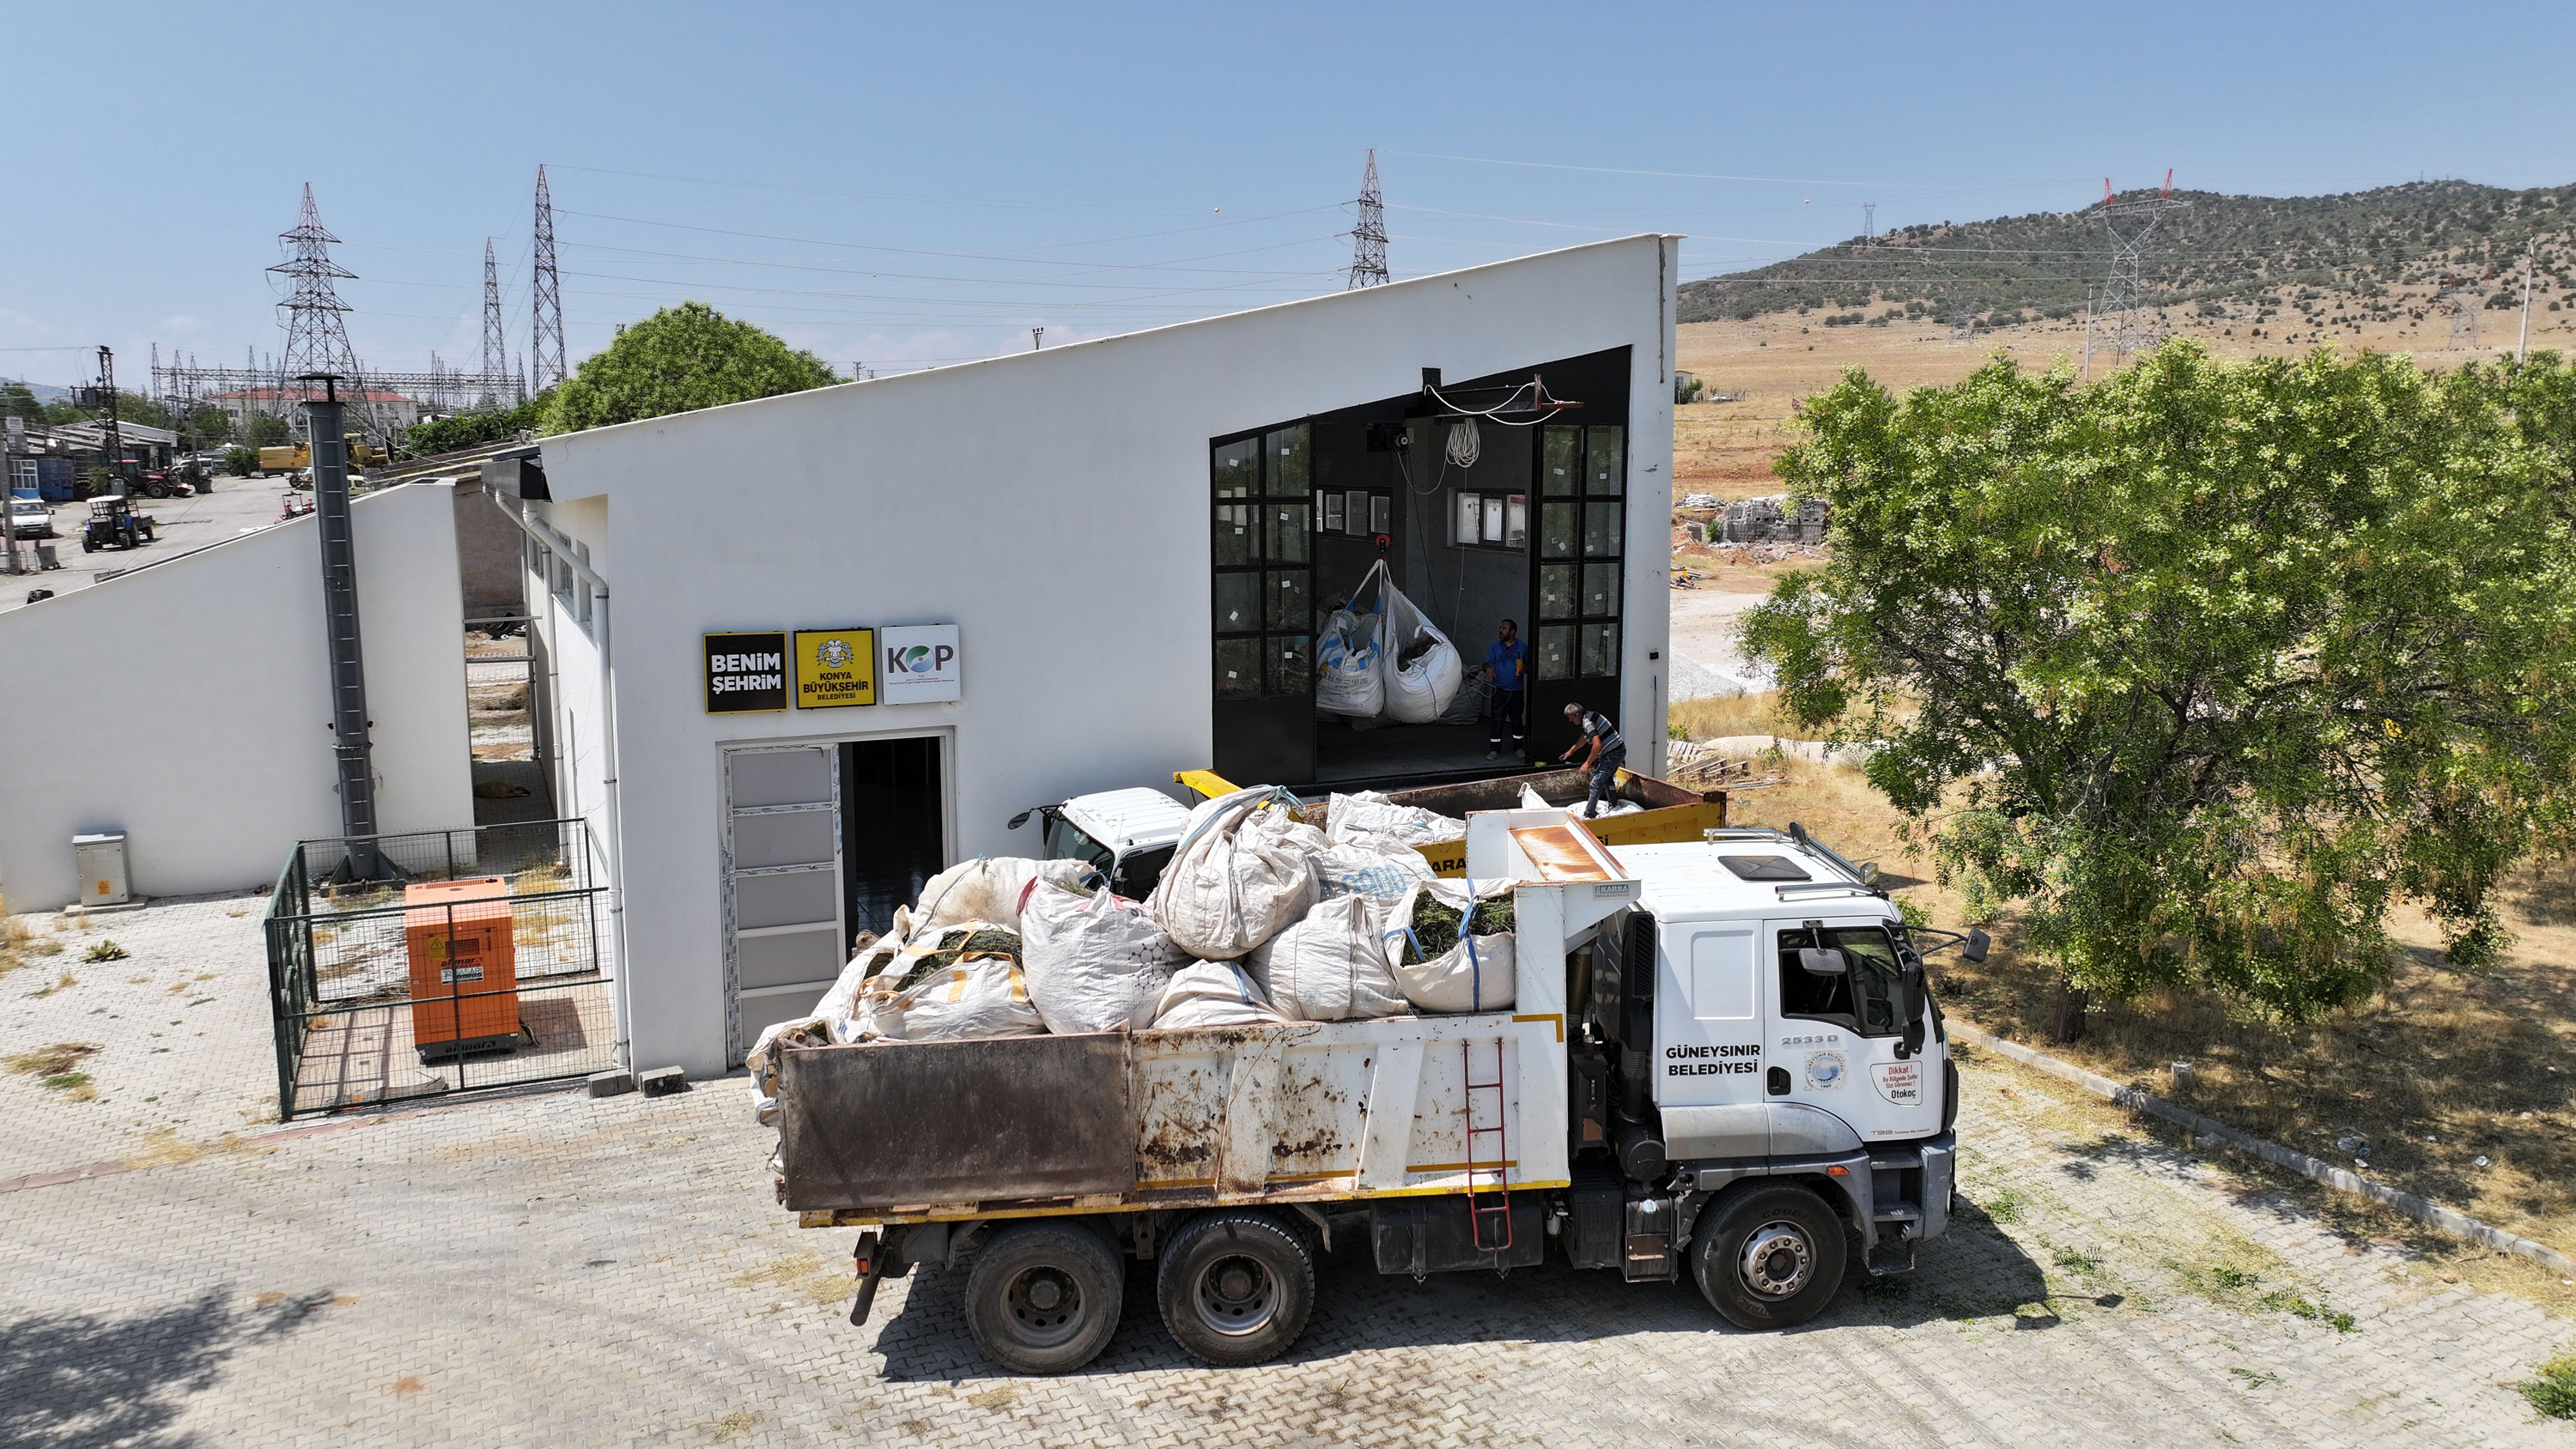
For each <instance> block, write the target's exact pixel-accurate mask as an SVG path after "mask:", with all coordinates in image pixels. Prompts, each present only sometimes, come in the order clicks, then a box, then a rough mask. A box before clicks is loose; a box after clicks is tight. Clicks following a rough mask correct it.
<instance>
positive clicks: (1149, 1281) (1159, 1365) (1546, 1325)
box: [875, 1199, 2057, 1381]
mask: <svg viewBox="0 0 2576 1449" xmlns="http://www.w3.org/2000/svg"><path fill="white" fill-rule="evenodd" d="M1960 1206H1961V1212H1960V1214H1959V1216H1958V1217H1957V1218H1956V1219H1954V1221H1953V1223H1952V1226H1951V1230H1950V1232H1949V1233H1948V1235H1946V1236H1944V1237H1942V1238H1940V1239H1937V1240H1935V1241H1933V1242H1930V1243H1926V1244H1924V1245H1923V1247H1922V1249H1921V1251H1920V1253H1919V1254H1918V1257H1917V1263H1918V1267H1917V1271H1916V1272H1915V1273H1914V1274H1912V1275H1911V1276H1908V1277H1902V1278H1876V1279H1873V1278H1871V1277H1870V1275H1869V1273H1868V1271H1867V1270H1866V1269H1864V1268H1863V1267H1862V1266H1861V1264H1860V1262H1859V1259H1858V1256H1857V1252H1855V1256H1854V1258H1853V1261H1852V1264H1851V1267H1850V1270H1849V1272H1848V1274H1847V1276H1846V1277H1845V1279H1844V1287H1843V1291H1842V1292H1841V1293H1840V1294H1838V1295H1837V1296H1836V1297H1835V1299H1834V1301H1833V1303H1832V1304H1831V1305H1830V1306H1829V1307H1827V1308H1826V1310H1825V1311H1824V1313H1823V1314H1821V1315H1820V1316H1818V1317H1817V1318H1816V1319H1814V1320H1813V1321H1811V1322H1810V1323H1808V1324H1806V1325H1804V1326H1803V1327H1800V1328H1796V1329H1792V1330H1789V1332H1791V1333H1818V1332H1829V1331H1832V1330H1834V1329H1838V1328H1849V1327H1856V1326H1861V1325H1871V1326H1886V1327H1897V1328H1906V1327H1913V1326H1917V1325H1920V1324H1924V1323H1929V1322H1934V1321H1938V1320H1944V1319H1947V1320H1955V1321H1964V1320H1969V1319H1977V1318H1997V1317H2003V1316H2012V1317H2014V1318H2015V1322H2016V1326H2018V1327H2023V1328H2050V1327H2054V1326H2056V1321H2057V1320H2056V1319H2055V1318H2054V1317H2053V1316H2046V1315H2023V1314H2022V1313H2021V1312H2020V1310H2022V1309H2023V1308H2025V1307H2027V1306H2029V1305H2032V1304H2035V1303H2045V1302H2046V1300H2047V1297H2048V1284H2047V1278H2046V1275H2045V1274H2044V1273H2043V1272H2042V1271H2041V1269H2040V1267H2039V1265H2038V1264H2037V1263H2035V1262H2033V1261H2032V1260H2031V1258H2030V1256H2029V1255H2028V1254H2027V1253H2025V1252H2024V1251H2023V1250H2022V1248H2021V1246H2020V1245H2019V1244H2018V1243H2016V1242H2014V1241H2013V1240H2012V1239H2011V1238H2010V1237H2008V1236H2006V1235H2005V1234H2004V1233H2003V1232H2002V1231H2000V1230H1999V1229H1998V1228H1997V1227H1996V1226H1995V1225H1994V1223H1993V1221H1992V1220H1991V1219H1989V1218H1987V1217H1986V1216H1985V1215H1984V1214H1983V1213H1981V1212H1978V1211H1977V1210H1976V1208H1975V1207H1974V1206H1973V1205H1972V1204H1969V1203H1968V1202H1966V1201H1965V1200H1964V1199H1963V1200H1962V1201H1961V1204H1960ZM1333 1247H1334V1251H1332V1252H1330V1253H1320V1254H1318V1255H1317V1261H1316V1265H1315V1266H1316V1291H1315V1307H1314V1312H1313V1314H1312V1316H1311V1317H1309V1318H1308V1320H1307V1325H1306V1331H1305V1333H1304V1335H1303V1336H1301V1337H1300V1338H1299V1339H1298V1341H1297V1343H1296V1345H1295V1346H1294V1347H1293V1348H1291V1349H1290V1350H1289V1351H1288V1352H1287V1353H1286V1354H1284V1355H1282V1356H1281V1357H1280V1358H1279V1359H1278V1360H1276V1362H1278V1363H1282V1364H1298V1363H1307V1362H1313V1361H1317V1360H1324V1359H1331V1358H1336V1357H1339V1356H1342V1355H1345V1354H1350V1353H1355V1352H1362V1351H1370V1350H1384V1349H1391V1348H1413V1347H1427V1346H1435V1345H1444V1344H1446V1345H1462V1344H1473V1343H1502V1342H1567V1341H1585V1340H1592V1339H1605V1338H1617V1337H1621V1336H1624V1335H1628V1334H1635V1333H1672V1332H1701V1333H1725V1334H1733V1333H1741V1332H1744V1331H1745V1330H1742V1329H1738V1328H1735V1327H1733V1326H1732V1325H1730V1324H1729V1323H1727V1321H1726V1320H1725V1319H1723V1318H1720V1317H1718V1315H1717V1313H1716V1311H1715V1310H1714V1309H1711V1308H1710V1307H1709V1306H1708V1303H1707V1300H1705V1299H1703V1298H1702V1297H1701V1296H1700V1292H1699V1289H1698V1288H1697V1287H1696V1286H1695V1285H1694V1284H1692V1283H1691V1282H1690V1281H1688V1279H1687V1278H1685V1280H1684V1281H1682V1282H1678V1283H1633V1284H1632V1283H1625V1282H1622V1281H1621V1280H1620V1279H1619V1277H1618V1276H1617V1275H1616V1274H1614V1273H1610V1272H1607V1271H1602V1270H1581V1269H1575V1268H1571V1267H1568V1266H1566V1265H1565V1263H1564V1262H1563V1261H1562V1260H1561V1258H1560V1257H1559V1255H1558V1254H1557V1253H1556V1252H1555V1251H1554V1250H1553V1248H1551V1250H1550V1253H1549V1261H1548V1262H1546V1263H1544V1264H1542V1265H1541V1266H1538V1267H1535V1268H1519V1269H1514V1270H1513V1271H1512V1272H1511V1273H1510V1274H1509V1275H1508V1276H1501V1277H1498V1276H1496V1275H1495V1274H1493V1273H1490V1272H1468V1273H1435V1274H1432V1275H1431V1276H1429V1277H1428V1278H1426V1279H1424V1280H1423V1281H1421V1282H1419V1283H1416V1282H1414V1281H1413V1280H1412V1279H1411V1278H1410V1277H1407V1276H1403V1275H1395V1276H1388V1275H1382V1274H1380V1273H1379V1272H1378V1271H1377V1265H1376V1262H1375V1260H1374V1258H1373V1257H1372V1256H1371V1250H1370V1246H1369V1237H1368V1233H1367V1231H1366V1230H1365V1228H1364V1227H1363V1226H1361V1225H1359V1224H1357V1223H1354V1224H1351V1225H1349V1226H1347V1227H1343V1226H1337V1227H1336V1229H1335V1231H1334V1234H1333ZM965 1285H966V1272H965V1269H964V1267H963V1266H962V1265H961V1267H959V1268H957V1269H954V1270H940V1269H935V1268H916V1269H914V1270H913V1276H912V1280H911V1282H910V1284H909V1285H908V1291H907V1292H906V1294H905V1296H904V1300H903V1303H902V1305H901V1306H900V1307H899V1308H898V1309H897V1310H896V1311H895V1312H894V1314H893V1315H892V1316H891V1317H889V1318H887V1319H886V1320H885V1324H884V1327H883V1328H882V1329H880V1330H879V1331H878V1334H877V1339H876V1344H875V1348H876V1351H877V1352H878V1353H879V1354H881V1355H883V1356H884V1360H885V1370H884V1372H885V1377H886V1378H887V1379H889V1380H920V1379H943V1380H951V1381H966V1380H977V1379H987V1378H1001V1377H1008V1375H1006V1374H1005V1373H1003V1371H1002V1370H1000V1369H998V1368H996V1367H995V1366H994V1365H992V1364H991V1363H990V1362H988V1361H987V1360H985V1359H984V1358H983V1356H982V1355H981V1354H980V1353H979V1352H978V1351H977V1349H976V1347H975V1343H974V1340H973V1339H972V1338H971V1337H969V1336H968V1334H967V1332H966V1322H965V1316H964V1313H963V1311H962V1300H963V1297H964V1292H965ZM1197 1366H1198V1363H1197V1360H1195V1359H1193V1358H1191V1357H1190V1356H1189V1355H1188V1354H1187V1353H1185V1352H1183V1351H1182V1350H1181V1348H1180V1347H1179V1346H1178V1345H1177V1344H1175V1343H1174V1342H1173V1341H1172V1338H1171V1335H1170V1334H1169V1333H1168V1332H1166V1331H1165V1330H1164V1328H1163V1324H1162V1321H1161V1316H1160V1313H1159V1310H1158V1308H1157V1305H1156V1298H1155V1285H1154V1265H1153V1264H1150V1263H1131V1264H1130V1265H1129V1268H1128V1274H1127V1285H1126V1297H1125V1299H1124V1301H1123V1305H1122V1313H1121V1317H1120V1320H1119V1325H1118V1332H1117V1334H1116V1336H1115V1337H1113V1338H1112V1339H1111V1340H1110V1342H1109V1347H1108V1348H1107V1349H1106V1350H1105V1351H1104V1352H1103V1353H1102V1354H1101V1355H1100V1357H1099V1358H1098V1359H1096V1360H1094V1361H1093V1363H1092V1365H1091V1367H1090V1368H1088V1369H1086V1370H1084V1372H1085V1373H1090V1374H1115V1373H1129V1372H1137V1371H1145V1370H1157V1369H1186V1368H1195V1367H1197Z"/></svg>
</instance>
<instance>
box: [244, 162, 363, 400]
mask: <svg viewBox="0 0 2576 1449" xmlns="http://www.w3.org/2000/svg"><path fill="white" fill-rule="evenodd" d="M277 239H278V240H279V241H281V242H284V243H285V244H286V250H287V258H286V260H285V261H282V262H280V263H278V264H277V265H276V266H273V267H271V268H269V270H270V271H272V272H275V273H277V274H278V275H279V276H282V277H284V278H286V280H287V286H288V291H287V294H286V300H285V301H283V302H280V303H278V304H277V305H278V310H280V311H282V312H284V313H285V314H286V350H285V351H283V352H281V353H280V354H278V359H277V363H278V367H277V370H278V373H279V376H280V377H281V378H302V377H305V376H308V375H310V374H312V373H317V372H327V373H331V374H334V375H336V376H338V377H341V378H344V379H346V380H347V381H348V383H349V385H350V386H349V391H350V395H351V396H353V397H356V398H359V399H361V400H362V401H361V402H360V404H359V414H360V416H369V415H370V413H371V410H370V409H368V408H367V407H366V405H365V403H364V401H363V399H364V398H365V397H366V395H367V393H366V388H365V387H364V386H363V385H361V384H360V383H359V380H358V354H357V353H355V352H353V351H351V350H350V348H349V329H348V327H347V325H346V324H344V323H343V322H342V321H341V320H340V314H341V313H343V312H346V311H348V310H349V304H348V303H346V302H343V301H341V300H340V294H339V292H338V291H337V290H335V289H334V288H333V287H332V285H331V283H332V282H333V281H334V280H336V279H338V278H342V277H347V278H351V279H355V278H356V277H357V275H358V274H357V273H355V272H353V271H350V270H349V269H348V268H346V267H344V266H341V265H340V264H339V263H338V262H335V261H333V260H331V247H332V244H333V243H335V242H337V241H339V240H340V239H339V238H338V237H336V236H333V235H332V234H331V232H330V230H329V229H328V228H326V227H324V226H323V225H322V209H321V208H320V207H318V206H316V205H314V204H313V183H312V182H310V181H307V182H305V183H304V209H303V210H302V211H300V212H298V213H296V216H295V225H294V227H293V228H292V229H290V230H287V231H283V232H280V233H278V236H277ZM282 390H283V389H282V388H281V391H282ZM279 401H280V403H281V405H282V404H283V402H284V400H283V399H280V400H279ZM370 420H371V421H372V418H371V417H370ZM288 421H289V422H291V423H294V424H297V425H301V424H302V423H303V421H304V418H303V415H302V410H301V409H295V410H293V412H292V415H291V416H290V417H289V418H288ZM368 431H369V432H370V433H376V432H380V431H381V430H380V429H376V428H370V429H368Z"/></svg>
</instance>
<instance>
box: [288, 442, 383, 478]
mask: <svg viewBox="0 0 2576 1449" xmlns="http://www.w3.org/2000/svg"><path fill="white" fill-rule="evenodd" d="M384 462H385V450H384V449H382V448H379V447H377V446H376V445H374V444H373V443H362V442H359V441H358V440H357V439H355V438H351V439H350V440H349V466H351V467H353V468H374V467H379V466H382V465H383V463H384ZM312 466H313V449H312V447H311V446H310V445H308V444H305V443H296V444H293V445H291V446H284V447H266V448H262V449H260V450H259V472H260V476H262V477H266V476H268V475H269V474H271V473H292V472H297V471H299V470H302V469H308V468H311V467H312Z"/></svg>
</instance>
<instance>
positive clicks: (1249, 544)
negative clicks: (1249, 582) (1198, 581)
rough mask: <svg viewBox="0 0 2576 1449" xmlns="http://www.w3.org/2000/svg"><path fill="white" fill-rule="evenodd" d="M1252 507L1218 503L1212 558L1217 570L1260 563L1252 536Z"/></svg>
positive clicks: (1244, 504) (1259, 556) (1246, 504)
mask: <svg viewBox="0 0 2576 1449" xmlns="http://www.w3.org/2000/svg"><path fill="white" fill-rule="evenodd" d="M1252 513H1253V505H1251V504H1249V503H1220V504H1218V505H1217V506H1216V548H1215V550H1214V554H1213V556H1214V558H1215V560H1216V563H1217V566H1218V567H1219V568H1222V567H1224V566H1225V565H1227V564H1247V563H1259V562H1261V555H1260V553H1259V552H1258V551H1257V549H1256V547H1255V545H1256V542H1257V540H1255V539H1254V537H1253V534H1252Z"/></svg>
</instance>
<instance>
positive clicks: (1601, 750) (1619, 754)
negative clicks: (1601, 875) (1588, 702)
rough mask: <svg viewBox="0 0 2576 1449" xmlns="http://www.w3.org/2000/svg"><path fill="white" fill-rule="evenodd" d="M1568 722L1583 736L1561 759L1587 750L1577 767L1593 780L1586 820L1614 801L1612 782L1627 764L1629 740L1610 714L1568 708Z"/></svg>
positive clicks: (1586, 800)
mask: <svg viewBox="0 0 2576 1449" xmlns="http://www.w3.org/2000/svg"><path fill="white" fill-rule="evenodd" d="M1565 722H1566V723H1567V724H1570V725H1572V726H1574V727H1575V729H1576V730H1577V731H1579V732H1580V733H1579V734H1578V735H1577V736H1576V738H1575V741H1574V743H1573V745H1571V746H1570V747H1568V748H1567V750H1566V752H1565V753H1564V754H1561V755H1559V756H1557V759H1559V760H1571V759H1573V758H1574V756H1575V753H1576V752H1577V751H1588V753H1586V754H1584V756H1583V763H1582V764H1581V765H1578V766H1576V768H1577V769H1580V770H1582V771H1583V772H1584V773H1585V774H1586V775H1588V776H1589V777H1590V782H1589V788H1588V790H1587V792H1586V793H1585V795H1584V798H1583V818H1584V819H1586V820H1589V819H1591V818H1593V816H1594V815H1595V814H1596V813H1598V812H1599V810H1600V807H1601V802H1603V801H1605V800H1608V799H1610V798H1612V795H1613V791H1612V789H1611V779H1612V777H1613V776H1615V775H1617V774H1618V773H1619V767H1620V766H1621V765H1624V764H1626V763H1628V740H1627V737H1626V736H1624V735H1622V734H1620V733H1619V727H1618V726H1617V725H1615V724H1612V723H1611V722H1610V718H1609V716H1607V715H1603V714H1596V713H1594V712H1593V711H1591V710H1588V709H1585V708H1584V707H1583V706H1581V705H1579V704H1569V705H1567V706H1566V707H1565Z"/></svg>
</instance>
